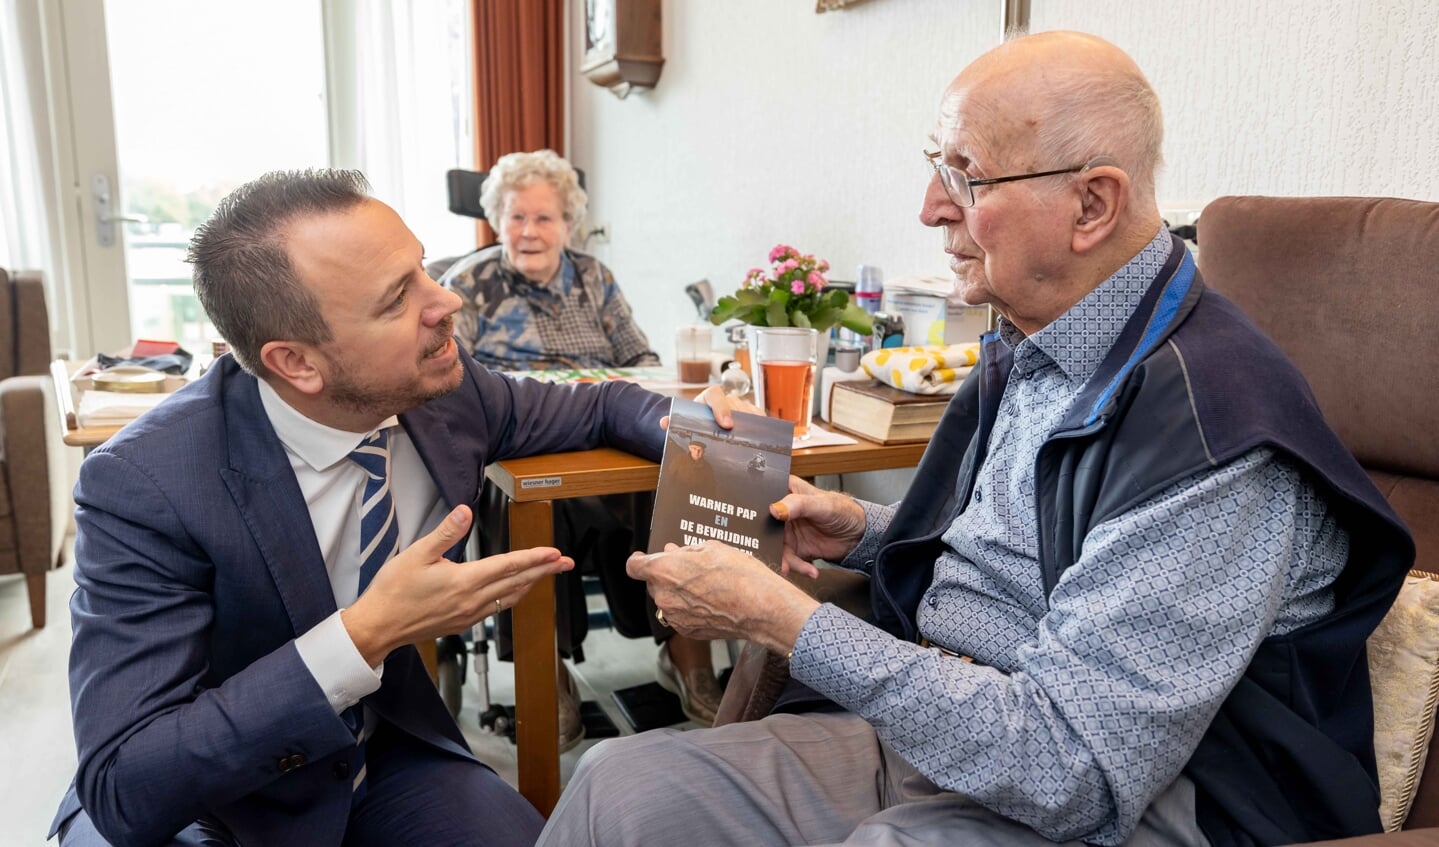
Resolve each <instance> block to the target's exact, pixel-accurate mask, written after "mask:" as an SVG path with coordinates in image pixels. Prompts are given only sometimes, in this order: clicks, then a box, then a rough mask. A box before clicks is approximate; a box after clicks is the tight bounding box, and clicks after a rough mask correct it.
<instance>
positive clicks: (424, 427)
mask: <svg viewBox="0 0 1439 847" xmlns="http://www.w3.org/2000/svg"><path fill="white" fill-rule="evenodd" d="M461 359H462V361H463V362H464V379H463V382H462V384H461V385H460V387H459V388H458V389H456V390H455V391H454V392H451V393H450V394H448V395H446V396H444V397H441V398H439V399H437V400H434V401H431V402H429V403H427V404H425V405H423V406H420V407H418V408H416V409H414V410H411V411H410V412H407V413H405V414H403V415H401V416H400V421H401V423H402V425H403V426H404V427H405V430H406V432H408V433H409V435H410V437H411V439H412V440H413V441H414V443H415V446H416V448H417V449H418V451H419V454H420V456H421V457H422V458H423V460H424V463H425V466H426V467H427V468H428V469H429V471H430V474H431V476H433V478H434V480H435V482H436V484H437V485H438V487H439V490H440V493H441V496H442V497H443V498H444V500H445V503H446V504H447V505H449V506H451V507H453V506H455V505H458V504H460V503H465V504H469V505H470V506H471V507H473V506H474V505H475V503H476V500H477V498H478V492H479V489H480V482H481V478H482V470H483V468H484V466H485V465H486V464H488V463H490V462H493V461H495V460H498V459H503V458H509V457H514V456H521V455H527V454H537V453H548V452H556V451H564V450H577V449H585V448H588V447H594V446H598V445H600V444H609V445H612V446H615V447H619V448H621V449H624V450H628V451H631V452H634V453H638V454H641V455H645V456H649V457H652V458H656V459H657V458H658V457H659V455H660V452H661V449H662V444H663V441H662V436H663V433H662V432H661V430H660V429H659V423H658V421H659V418H660V416H661V415H663V414H665V413H666V412H667V411H668V407H669V401H668V399H667V398H663V397H659V396H658V395H654V394H651V393H650V392H647V391H644V390H643V389H640V388H638V387H637V386H634V385H633V384H626V383H607V384H601V385H585V386H563V387H562V386H553V385H546V384H542V383H539V382H537V381H534V380H525V379H513V378H510V377H507V376H503V375H500V374H496V373H493V372H490V371H488V370H486V369H484V368H483V367H481V366H479V365H477V364H475V362H474V361H473V360H472V359H470V358H469V356H467V355H462V356H461ZM75 503H76V513H75V514H76V524H77V534H76V540H75V566H76V569H75V576H76V581H77V583H78V585H79V587H78V589H77V590H76V592H75V595H74V598H73V599H72V600H71V612H72V622H73V629H74V640H73V643H72V646H71V652H70V694H71V704H72V708H73V713H74V724H75V740H76V745H77V747H78V753H79V769H78V771H77V774H76V779H75V784H74V786H73V788H72V790H71V791H70V792H69V794H68V795H67V797H66V799H65V802H64V804H62V806H61V809H60V812H59V815H58V817H57V823H59V822H61V821H63V820H65V819H66V818H68V817H69V816H70V815H72V814H73V813H74V812H75V810H76V809H78V808H79V807H80V806H81V805H83V807H84V809H85V810H86V812H87V813H88V814H89V815H90V817H91V819H92V820H93V821H94V823H95V826H96V828H97V829H98V830H99V831H100V833H101V834H102V835H104V836H105V837H106V838H107V839H109V840H110V841H112V842H115V843H124V844H139V843H151V842H162V841H164V840H166V839H168V838H169V837H170V836H171V835H173V834H174V833H175V832H177V831H178V830H180V829H182V828H183V827H185V826H187V825H188V824H190V823H191V822H192V821H194V820H195V819H197V818H199V817H200V816H202V815H210V816H213V817H215V818H217V819H219V820H220V822H222V823H223V824H224V825H225V826H226V827H228V828H229V829H230V830H231V832H233V833H234V834H235V836H236V837H237V838H239V839H240V841H241V842H242V843H247V844H325V843H339V841H340V839H341V835H342V833H343V832H344V827H345V822H346V819H347V817H348V813H349V810H350V800H351V796H350V794H351V787H350V780H349V778H348V773H347V771H353V770H354V763H353V762H350V760H351V757H352V756H354V755H355V745H354V738H353V736H352V735H351V733H350V731H349V730H348V729H347V728H346V727H345V724H344V722H343V721H342V720H341V719H340V717H339V716H338V715H336V714H335V712H334V709H332V708H331V706H330V705H329V703H328V702H327V701H326V698H325V694H324V692H323V691H322V690H321V689H320V687H319V686H318V685H317V684H316V683H315V680H314V677H313V676H312V675H311V674H310V672H309V671H308V670H307V669H306V668H305V666H304V664H303V663H302V662H301V661H300V657H299V654H298V652H297V651H296V650H295V644H294V639H295V638H296V637H297V636H298V635H300V634H303V633H304V632H306V631H307V630H309V629H310V628H311V627H313V626H314V625H315V624H317V623H319V622H320V621H321V620H323V619H324V618H326V617H328V616H329V615H331V614H333V613H334V612H335V600H334V595H333V593H332V591H331V588H330V582H329V577H328V574H327V572H326V570H325V563H324V560H323V559H322V557H321V555H320V549H319V545H318V543H317V542H316V540H315V532H314V529H313V527H312V526H311V523H310V516H309V512H308V510H307V509H306V506H305V501H304V499H303V497H302V495H301V493H300V488H299V485H298V483H297V482H296V481H295V476H294V473H293V472H292V471H291V469H290V464H289V460H288V458H287V457H286V454H285V451H284V448H283V447H282V446H281V444H280V441H279V439H278V438H277V437H276V435H275V432H274V430H273V429H272V427H271V426H270V422H269V418H268V417H267V416H266V415H265V411H264V408H263V407H262V406H261V403H260V397H259V391H258V388H257V385H256V381H255V378H254V377H252V376H250V375H249V374H246V373H244V372H243V371H242V370H240V368H239V367H238V365H236V364H235V362H234V361H233V360H232V359H231V358H230V357H228V356H227V357H224V358H222V359H221V360H219V362H217V364H216V365H215V367H213V368H212V369H211V370H210V371H209V372H208V373H206V375H205V376H204V377H203V378H202V379H200V380H198V381H197V382H196V383H194V384H192V385H190V386H187V387H186V388H185V389H183V390H182V391H180V392H179V393H177V394H176V395H175V396H174V397H173V398H171V399H169V400H167V401H166V402H165V403H164V404H163V405H161V406H160V407H158V408H156V409H155V410H154V411H152V412H150V413H149V414H147V415H145V416H144V417H143V418H141V419H140V420H138V421H136V422H135V423H133V424H131V425H130V426H128V427H126V428H125V430H123V431H122V432H121V433H120V434H119V435H117V436H116V437H115V438H113V439H111V440H110V441H109V442H108V443H107V444H105V445H104V446H103V447H101V448H99V449H97V450H96V451H95V452H93V453H92V454H90V456H89V457H88V458H86V460H85V462H84V463H83V465H82V466H81V470H80V481H79V483H78V484H77V485H76V487H75ZM462 547H463V545H462V544H461V545H458V546H457V547H456V548H455V549H454V550H452V551H451V552H450V556H451V558H458V553H459V552H460V551H461V549H462ZM365 702H366V703H367V704H368V705H370V706H371V707H372V708H373V709H374V711H375V712H377V713H378V714H379V715H380V717H381V718H383V719H384V720H386V721H388V722H390V723H391V724H393V725H394V726H396V727H398V728H399V729H401V730H403V731H404V732H406V733H409V734H410V735H412V736H414V737H415V738H417V739H420V740H422V741H424V742H425V743H428V744H430V745H432V746H434V747H435V748H438V749H440V750H443V751H448V752H450V753H453V754H454V755H456V756H466V757H468V756H470V755H471V754H470V751H469V748H468V747H467V746H466V744H465V741H464V738H463V737H462V735H461V734H460V731H459V728H458V727H457V726H456V725H455V723H454V721H453V720H452V719H451V718H450V716H449V713H448V712H447V711H446V710H445V707H444V704H443V703H442V702H441V700H440V699H439V696H438V694H437V693H436V692H435V688H434V686H433V685H432V684H431V683H430V681H429V678H428V676H427V675H426V673H425V670H424V667H423V666H422V664H421V662H420V660H419V656H418V654H417V653H416V651H415V650H414V648H413V647H404V648H401V649H399V650H396V651H395V652H394V653H391V654H390V656H389V657H388V658H387V659H386V661H385V669H384V677H383V684H382V685H381V687H380V689H379V690H378V691H376V692H375V693H374V694H371V695H370V696H369V697H367V698H365ZM300 762H303V763H304V764H303V765H300V766H298V767H297V766H296V765H297V764H298V763H300ZM342 762H349V763H350V765H351V767H350V768H348V769H347V768H346V767H344V766H343V765H341V763H342ZM342 774H343V775H342Z"/></svg>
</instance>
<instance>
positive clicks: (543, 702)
mask: <svg viewBox="0 0 1439 847" xmlns="http://www.w3.org/2000/svg"><path fill="white" fill-rule="evenodd" d="M553 543H554V512H553V509H552V505H551V503H550V501H548V500H540V501H536V502H531V503H511V504H510V548H511V549H513V550H523V549H526V548H529V547H548V546H551V545H552V544H553ZM555 650H556V647H555V580H554V577H545V578H544V579H541V580H540V581H539V582H536V583H535V585H534V587H533V588H531V589H530V591H529V593H528V594H526V595H525V597H524V599H523V600H521V601H520V602H519V604H518V605H517V606H515V611H514V651H515V746H516V753H517V756H518V758H519V772H520V793H521V794H523V795H524V796H525V799H527V800H529V801H530V803H532V804H534V807H535V808H536V809H539V811H540V814H542V815H544V816H545V817H549V814H550V812H551V811H553V810H554V808H555V803H557V802H559V799H560V719H559V692H558V691H557V688H558V686H557V685H556V683H555V673H556V671H557V668H556V662H557V661H558V660H557V658H556V653H555Z"/></svg>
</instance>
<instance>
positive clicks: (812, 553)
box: [769, 476, 864, 577]
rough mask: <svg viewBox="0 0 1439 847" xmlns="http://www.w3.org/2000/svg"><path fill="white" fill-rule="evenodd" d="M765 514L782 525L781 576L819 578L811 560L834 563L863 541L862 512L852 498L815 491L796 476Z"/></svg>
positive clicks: (790, 479)
mask: <svg viewBox="0 0 1439 847" xmlns="http://www.w3.org/2000/svg"><path fill="white" fill-rule="evenodd" d="M769 513H770V514H771V515H774V517H775V519H776V520H781V521H784V559H783V561H782V562H781V564H780V570H781V572H782V573H785V574H788V573H789V572H791V571H794V572H796V573H802V574H804V575H805V576H808V577H817V576H819V569H818V568H816V567H815V566H814V564H813V561H814V560H815V559H824V560H826V561H830V562H838V561H839V560H840V559H843V558H844V557H845V556H846V555H847V554H848V553H849V551H851V550H853V549H854V547H855V545H856V544H858V543H859V541H860V539H861V538H863V537H864V508H863V507H862V506H860V505H859V504H858V503H856V502H855V501H854V498H853V497H850V496H849V495H847V494H841V493H839V492H838V491H824V490H822V489H819V488H815V487H814V486H813V485H810V484H809V483H807V482H805V481H804V480H802V479H800V478H799V477H797V476H791V477H790V478H789V493H788V494H786V495H785V496H784V498H783V499H781V500H780V501H778V502H776V503H771V504H770V507H769Z"/></svg>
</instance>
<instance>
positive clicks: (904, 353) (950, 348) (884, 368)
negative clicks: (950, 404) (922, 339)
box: [859, 343, 979, 394]
mask: <svg viewBox="0 0 1439 847" xmlns="http://www.w3.org/2000/svg"><path fill="white" fill-rule="evenodd" d="M978 361H979V344H977V343H975V344H950V345H943V344H938V345H926V346H923V347H886V348H884V349H882V350H872V351H870V352H868V353H866V354H864V358H862V359H860V361H859V365H860V367H862V368H864V372H865V373H867V374H869V375H870V376H872V377H874V378H875V379H877V380H879V381H880V382H883V383H885V384H886V385H892V386H894V387H895V388H898V389H900V390H902V391H909V392H912V393H914V394H953V393H954V392H955V391H958V390H959V384H960V383H961V382H963V381H964V378H965V377H966V376H969V370H970V368H972V367H974V364H975V362H978Z"/></svg>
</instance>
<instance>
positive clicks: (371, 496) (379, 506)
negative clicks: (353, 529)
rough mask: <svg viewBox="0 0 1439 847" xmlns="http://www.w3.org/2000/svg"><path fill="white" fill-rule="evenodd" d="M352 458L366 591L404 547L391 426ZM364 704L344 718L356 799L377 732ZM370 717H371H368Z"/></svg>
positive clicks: (361, 792) (378, 432) (362, 581)
mask: <svg viewBox="0 0 1439 847" xmlns="http://www.w3.org/2000/svg"><path fill="white" fill-rule="evenodd" d="M350 459H351V460H352V461H353V462H354V463H355V464H357V465H359V466H360V468H361V469H362V470H364V472H365V491H364V493H363V495H362V496H361V498H360V588H359V592H357V596H358V594H363V593H364V591H365V589H366V588H368V587H369V585H370V580H372V579H374V578H375V574H376V573H377V572H379V570H380V566H381V565H383V564H384V563H385V562H387V561H389V559H390V557H391V556H393V555H395V553H396V552H397V548H398V547H399V546H400V528H399V526H398V525H397V524H396V522H395V500H394V498H393V497H391V496H390V431H389V429H388V428H386V429H379V430H376V431H375V432H373V433H371V434H370V436H369V437H367V438H366V439H365V440H364V441H362V442H360V446H359V447H356V448H355V449H354V450H353V451H351V452H350ZM367 711H368V710H367V709H366V708H365V707H364V706H363V704H356V705H354V706H351V707H350V708H348V709H346V710H345V711H344V713H343V714H342V715H341V717H343V718H344V720H345V724H346V725H347V726H348V727H349V728H350V731H351V732H353V733H355V746H356V747H358V748H359V755H358V756H357V764H358V768H357V770H356V772H355V778H354V782H353V783H352V785H351V789H352V790H353V791H354V793H355V799H356V800H359V798H360V797H362V796H364V790H365V773H366V769H365V741H366V740H367V739H368V738H369V737H370V736H371V735H373V734H374V723H375V721H374V718H373V717H370V716H367V715H366V714H365V713H366V712H367ZM367 718H368V719H367Z"/></svg>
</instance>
